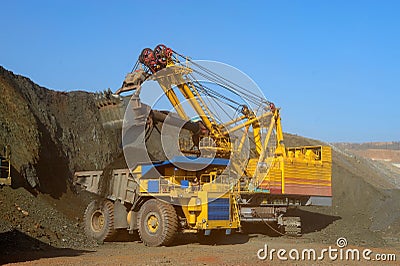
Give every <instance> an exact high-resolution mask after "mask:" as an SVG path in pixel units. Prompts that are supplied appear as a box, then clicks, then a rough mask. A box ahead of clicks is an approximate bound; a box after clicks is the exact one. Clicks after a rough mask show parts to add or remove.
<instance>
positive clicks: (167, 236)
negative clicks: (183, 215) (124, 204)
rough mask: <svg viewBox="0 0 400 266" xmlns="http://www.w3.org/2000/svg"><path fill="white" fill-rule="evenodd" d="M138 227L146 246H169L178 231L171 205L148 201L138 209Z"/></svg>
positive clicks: (176, 220) (176, 219)
mask: <svg viewBox="0 0 400 266" xmlns="http://www.w3.org/2000/svg"><path fill="white" fill-rule="evenodd" d="M138 226H139V235H140V239H141V240H142V241H143V243H144V244H145V245H146V246H151V247H155V246H164V245H169V244H171V242H172V241H173V238H174V236H175V234H176V231H177V229H178V217H177V214H176V211H175V209H174V207H173V206H172V205H171V204H168V203H164V202H161V201H159V200H156V199H150V200H148V201H146V202H145V203H144V204H143V206H142V207H141V208H140V211H139V215H138Z"/></svg>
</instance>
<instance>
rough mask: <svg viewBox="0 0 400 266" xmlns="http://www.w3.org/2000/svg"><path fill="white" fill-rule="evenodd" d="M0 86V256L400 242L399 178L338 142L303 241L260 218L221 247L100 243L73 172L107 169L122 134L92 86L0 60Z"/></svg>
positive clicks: (170, 254)
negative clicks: (1, 160)
mask: <svg viewBox="0 0 400 266" xmlns="http://www.w3.org/2000/svg"><path fill="white" fill-rule="evenodd" d="M0 92H1V93H0V110H2V112H0V126H1V129H0V147H2V146H4V145H6V144H10V145H11V147H12V165H13V185H12V187H2V188H0V250H1V253H0V263H7V262H23V261H31V262H32V263H37V264H43V263H48V264H82V265H83V264H87V263H86V262H91V263H96V264H114V263H118V264H127V263H129V262H131V260H132V259H133V260H134V262H140V263H141V264H154V263H157V264H177V262H180V263H181V264H182V262H189V261H191V262H192V263H193V264H208V263H214V264H216V263H217V264H221V263H225V264H253V261H254V260H256V255H255V254H256V253H255V252H256V251H257V250H258V249H259V248H262V245H263V243H264V242H268V243H276V245H282V246H287V247H289V246H290V245H294V246H296V247H297V246H298V247H300V246H301V245H304V244H307V245H316V246H324V245H328V244H332V245H333V244H335V242H336V239H337V238H339V237H346V238H347V240H348V242H349V243H350V244H351V245H355V246H358V247H371V248H375V249H377V250H381V249H383V250H388V251H391V250H396V249H397V250H398V248H399V247H400V204H399V202H400V190H399V189H398V186H396V184H398V183H396V182H395V180H399V178H400V177H399V176H398V175H396V173H392V172H390V171H386V170H385V169H384V168H383V167H380V166H379V165H378V166H377V164H376V163H375V162H373V161H371V160H368V159H365V158H363V157H360V156H357V155H354V154H352V153H348V152H347V151H346V150H345V149H343V148H342V147H336V146H333V169H332V175H333V180H332V182H333V184H332V186H333V195H334V197H333V206H332V207H304V208H301V209H299V210H297V211H296V212H297V214H298V215H300V216H301V217H302V221H303V233H304V235H303V237H302V238H300V239H292V238H287V237H270V236H268V234H267V232H268V230H266V228H265V227H263V226H262V225H260V226H259V227H256V228H253V229H252V230H253V231H252V232H250V234H249V235H236V236H234V237H233V238H231V239H228V240H226V242H225V243H223V244H220V245H216V246H214V245H212V244H211V245H200V244H199V243H197V242H196V240H195V239H194V238H192V237H191V236H182V237H181V238H179V239H180V240H179V239H178V240H177V242H176V245H175V246H173V247H161V248H155V249H153V250H152V249H151V248H147V247H144V245H143V244H141V243H137V242H133V243H128V242H127V243H107V244H105V245H99V244H97V243H96V242H94V241H92V240H90V239H88V238H87V237H86V236H85V235H84V233H83V228H82V215H83V211H84V209H85V207H86V205H87V203H88V202H89V201H90V200H91V199H92V197H93V196H92V195H89V194H88V193H86V192H82V191H80V190H79V189H76V188H74V187H73V186H72V182H71V181H72V173H73V172H74V171H76V170H84V169H103V168H104V167H105V166H107V165H109V164H110V163H111V162H113V161H114V159H115V158H118V156H119V155H120V148H119V143H120V140H119V135H118V132H112V131H107V130H104V129H103V127H102V126H101V123H100V118H99V113H98V111H97V108H96V107H95V105H94V95H93V94H90V93H86V92H70V93H63V92H56V91H51V90H48V89H46V88H43V87H40V86H38V85H36V84H34V83H33V82H32V81H30V80H29V79H27V78H25V77H21V76H18V75H14V74H13V73H11V72H9V71H7V70H5V69H4V68H1V67H0ZM285 139H286V145H287V146H296V145H316V144H319V142H318V141H315V140H310V139H305V138H302V137H299V136H294V135H288V134H287V135H285ZM397 182H398V181H397ZM151 256H153V260H150V257H151ZM154 256H156V258H155V260H154ZM44 258H48V259H44ZM113 258H115V260H113ZM191 258H193V260H192V259H191ZM153 262H154V263H153Z"/></svg>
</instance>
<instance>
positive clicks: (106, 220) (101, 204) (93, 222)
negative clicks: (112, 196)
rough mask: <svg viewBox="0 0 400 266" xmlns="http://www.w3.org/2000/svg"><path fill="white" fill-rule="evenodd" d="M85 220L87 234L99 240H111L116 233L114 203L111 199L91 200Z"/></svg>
mask: <svg viewBox="0 0 400 266" xmlns="http://www.w3.org/2000/svg"><path fill="white" fill-rule="evenodd" d="M83 220H84V223H85V227H84V228H85V232H86V234H87V235H88V236H90V237H92V238H94V239H96V240H97V241H99V242H103V241H110V240H112V238H113V236H114V235H115V232H116V231H115V229H114V204H113V203H112V202H111V201H109V200H100V201H99V200H94V201H92V202H90V203H89V205H88V206H87V208H86V210H85V214H84V216H83Z"/></svg>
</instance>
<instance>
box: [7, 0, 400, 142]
mask: <svg viewBox="0 0 400 266" xmlns="http://www.w3.org/2000/svg"><path fill="white" fill-rule="evenodd" d="M399 12H400V2H399V1H366V0H363V1H238V2H237V3H235V2H234V1H197V2H194V1H187V2H184V1H115V3H111V1H3V2H2V3H1V9H0V19H1V26H2V27H1V33H0V36H1V37H0V47H1V48H0V65H2V66H3V67H5V68H7V69H9V70H11V71H13V72H14V73H17V74H22V75H24V76H27V77H29V78H31V79H32V80H33V81H34V82H36V83H38V84H39V85H42V86H44V87H48V88H51V89H55V90H63V91H70V90H78V89H79V90H87V91H97V90H102V89H105V88H108V87H110V88H111V89H117V88H118V87H119V86H120V85H121V83H122V81H123V79H124V76H125V74H126V73H127V72H129V71H130V70H131V68H132V66H133V64H134V63H135V62H136V60H137V57H138V55H139V53H140V52H141V50H142V49H143V48H145V47H151V48H153V47H154V46H156V45H157V44H159V43H164V44H166V45H168V46H170V47H172V48H173V49H174V50H175V51H178V52H180V53H181V54H185V55H188V56H191V57H192V58H193V59H206V60H216V61H220V62H224V63H227V64H230V65H232V66H234V67H236V68H238V69H240V70H242V71H244V72H245V73H246V74H248V75H249V76H250V77H251V78H252V79H253V80H254V81H255V82H256V83H257V84H258V85H259V86H260V87H261V89H262V90H263V92H264V94H265V95H266V97H267V98H268V99H269V100H271V101H273V102H275V103H276V105H277V106H279V107H281V108H282V111H281V112H282V123H283V127H284V130H285V131H287V132H290V133H294V134H298V135H302V136H306V137H311V138H315V139H321V140H324V141H329V142H336V141H348V142H365V141H399V140H400V107H399V105H400V97H399V89H400V16H399Z"/></svg>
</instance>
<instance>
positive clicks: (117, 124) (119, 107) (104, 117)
mask: <svg viewBox="0 0 400 266" xmlns="http://www.w3.org/2000/svg"><path fill="white" fill-rule="evenodd" d="M95 101H96V106H97V108H98V109H99V112H100V119H101V122H102V124H103V127H104V128H108V129H121V128H122V122H123V119H124V114H125V110H126V107H127V106H128V103H129V97H123V96H119V95H115V94H112V92H111V90H108V91H104V92H100V93H96V98H95Z"/></svg>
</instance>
